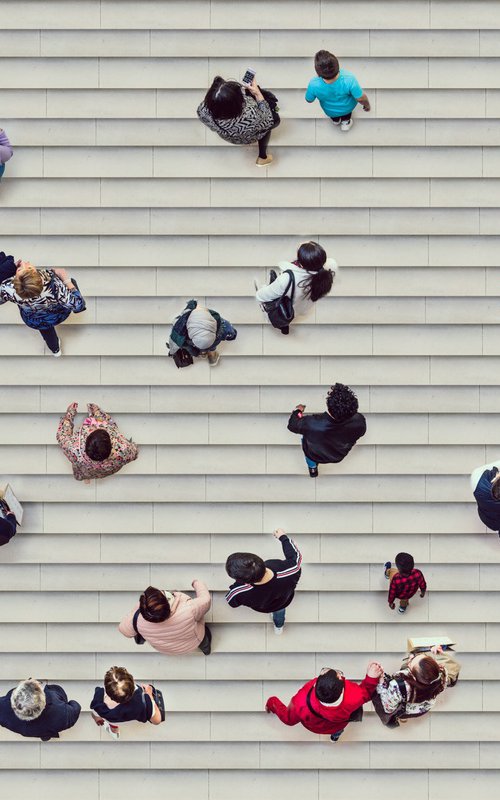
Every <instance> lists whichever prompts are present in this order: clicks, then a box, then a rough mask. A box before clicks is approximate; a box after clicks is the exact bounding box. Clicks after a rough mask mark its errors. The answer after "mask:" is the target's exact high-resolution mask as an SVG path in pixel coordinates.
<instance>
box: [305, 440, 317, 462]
mask: <svg viewBox="0 0 500 800" xmlns="http://www.w3.org/2000/svg"><path fill="white" fill-rule="evenodd" d="M303 446H304V437H302V447H303ZM304 458H305V460H306V464H307V466H308V467H309V469H316V467H317V466H318V464H317V462H316V461H313V460H312V458H308V457H307V456H306V454H305V453H304Z"/></svg>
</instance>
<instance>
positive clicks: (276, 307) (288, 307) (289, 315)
mask: <svg viewBox="0 0 500 800" xmlns="http://www.w3.org/2000/svg"><path fill="white" fill-rule="evenodd" d="M285 272H286V273H287V274H288V276H289V277H288V286H287V287H286V289H285V291H284V292H283V294H282V295H281V297H277V298H276V300H270V301H269V302H268V303H262V307H263V309H264V311H265V312H266V314H267V316H268V318H269V322H270V323H271V325H272V326H273V328H280V329H281V328H287V327H288V325H290V323H291V322H292V321H293V318H294V316H295V312H294V310H293V300H294V297H295V275H294V274H293V272H292V270H291V269H286V270H285ZM290 286H291V287H292V296H291V297H288V290H289V289H290Z"/></svg>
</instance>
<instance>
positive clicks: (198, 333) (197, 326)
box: [187, 307, 217, 350]
mask: <svg viewBox="0 0 500 800" xmlns="http://www.w3.org/2000/svg"><path fill="white" fill-rule="evenodd" d="M187 332H188V336H189V338H190V340H191V341H192V343H193V344H194V346H195V347H197V348H198V350H208V349H209V348H210V347H212V345H213V343H214V342H215V339H216V336H217V322H216V321H215V319H214V318H213V317H212V315H211V313H210V311H209V310H208V308H200V307H197V308H195V309H193V311H191V313H190V315H189V317H188V321H187Z"/></svg>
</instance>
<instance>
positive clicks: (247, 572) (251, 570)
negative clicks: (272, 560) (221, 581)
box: [226, 553, 266, 583]
mask: <svg viewBox="0 0 500 800" xmlns="http://www.w3.org/2000/svg"><path fill="white" fill-rule="evenodd" d="M226 572H227V574H228V575H229V577H230V578H234V579H235V580H237V581H245V583H257V582H258V581H261V580H262V578H263V577H264V575H265V574H266V565H265V564H264V562H263V560H262V559H261V557H260V556H256V555H255V553H231V555H230V556H228V557H227V561H226Z"/></svg>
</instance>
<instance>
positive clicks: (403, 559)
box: [396, 553, 415, 575]
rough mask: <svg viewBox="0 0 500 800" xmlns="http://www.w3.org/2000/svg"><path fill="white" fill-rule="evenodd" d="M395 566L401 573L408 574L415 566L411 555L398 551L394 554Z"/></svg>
mask: <svg viewBox="0 0 500 800" xmlns="http://www.w3.org/2000/svg"><path fill="white" fill-rule="evenodd" d="M396 566H397V568H398V570H399V571H400V573H401V575H409V574H410V572H411V571H412V569H413V567H414V566H415V561H414V560H413V556H411V555H410V554H409V553H398V554H397V556H396Z"/></svg>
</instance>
